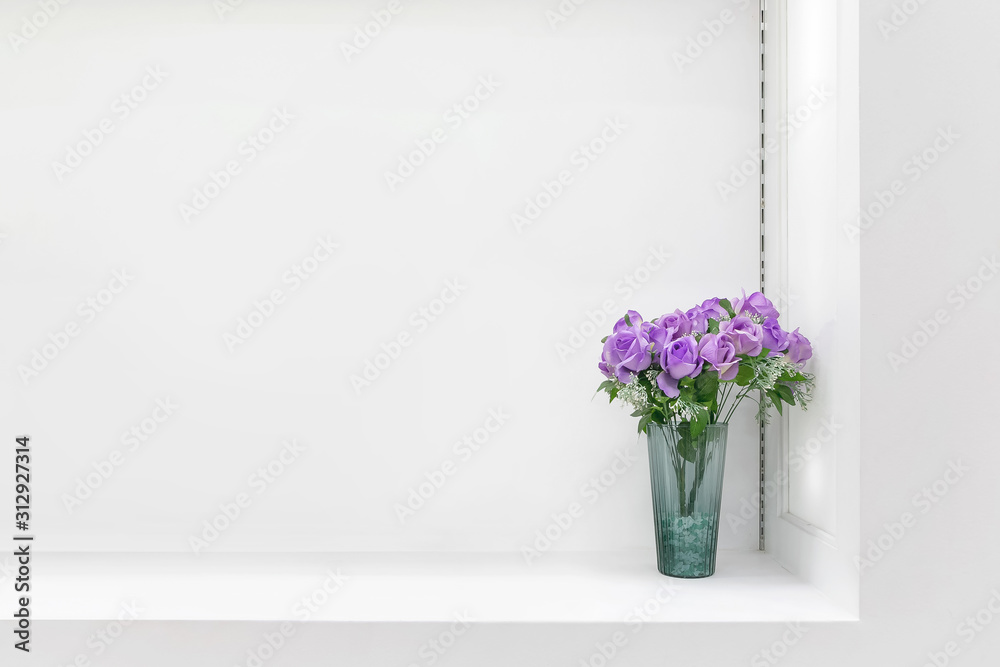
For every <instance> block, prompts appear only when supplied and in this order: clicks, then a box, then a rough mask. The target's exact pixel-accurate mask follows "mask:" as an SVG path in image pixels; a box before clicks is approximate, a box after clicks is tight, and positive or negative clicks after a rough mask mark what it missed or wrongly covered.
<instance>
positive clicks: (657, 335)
mask: <svg viewBox="0 0 1000 667" xmlns="http://www.w3.org/2000/svg"><path fill="white" fill-rule="evenodd" d="M646 335H647V336H649V340H650V341H652V343H653V351H654V352H655V353H656V354H659V353H660V352H662V351H663V350H665V349H667V345H670V343H672V342H673V341H674V339H676V338H677V337H678V336H679V335H680V334H678V333H677V329H674V328H671V327H664V326H660V324H659V323H656V324H653V325H651V326H650V327H649V330H648V331H647V332H646Z"/></svg>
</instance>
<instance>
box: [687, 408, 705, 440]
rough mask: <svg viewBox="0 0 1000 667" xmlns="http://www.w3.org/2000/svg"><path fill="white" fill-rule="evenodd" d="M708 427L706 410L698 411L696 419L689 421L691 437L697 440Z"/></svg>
mask: <svg viewBox="0 0 1000 667" xmlns="http://www.w3.org/2000/svg"><path fill="white" fill-rule="evenodd" d="M707 426H708V410H699V411H698V415H697V417H695V418H694V419H693V420H692V421H691V437H692V438H697V437H698V436H699V435H701V434H702V432H703V431H704V430H705V428H706V427H707Z"/></svg>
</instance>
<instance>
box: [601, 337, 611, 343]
mask: <svg viewBox="0 0 1000 667" xmlns="http://www.w3.org/2000/svg"><path fill="white" fill-rule="evenodd" d="M608 338H610V336H605V337H604V338H602V339H601V342H602V343H607V342H608Z"/></svg>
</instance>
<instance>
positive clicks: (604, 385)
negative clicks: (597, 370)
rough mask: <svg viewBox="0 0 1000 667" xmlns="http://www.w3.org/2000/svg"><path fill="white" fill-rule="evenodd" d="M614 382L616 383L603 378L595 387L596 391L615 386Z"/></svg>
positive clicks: (607, 389) (606, 389)
mask: <svg viewBox="0 0 1000 667" xmlns="http://www.w3.org/2000/svg"><path fill="white" fill-rule="evenodd" d="M615 384H617V383H616V382H615V381H614V380H605V381H604V382H602V383H601V385H600V386H599V387H598V388H597V391H609V390H610V389H611V388H612V387H614V386H615Z"/></svg>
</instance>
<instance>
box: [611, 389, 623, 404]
mask: <svg viewBox="0 0 1000 667" xmlns="http://www.w3.org/2000/svg"><path fill="white" fill-rule="evenodd" d="M620 388H621V387H619V386H617V385H615V387H614V388H613V389H612V390H611V391H609V392H608V396H609V398H608V403H613V402H614V400H615V399H616V398H618V390H619V389H620Z"/></svg>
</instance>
